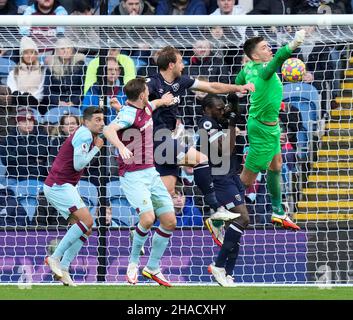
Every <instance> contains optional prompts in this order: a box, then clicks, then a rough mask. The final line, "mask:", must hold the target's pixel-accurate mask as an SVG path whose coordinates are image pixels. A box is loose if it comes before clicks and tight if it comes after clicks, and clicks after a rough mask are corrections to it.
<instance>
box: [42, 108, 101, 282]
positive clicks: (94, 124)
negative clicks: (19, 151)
mask: <svg viewBox="0 0 353 320" xmlns="http://www.w3.org/2000/svg"><path fill="white" fill-rule="evenodd" d="M103 128H104V116H103V110H101V109H97V108H95V107H89V108H87V109H86V110H85V111H84V113H83V125H82V126H80V127H79V128H78V129H77V130H76V131H75V132H74V133H73V134H71V135H70V136H69V137H68V138H67V139H66V140H65V142H64V144H63V145H62V146H61V148H60V150H59V153H58V155H57V156H56V158H55V160H54V163H53V166H52V168H51V170H50V172H49V175H48V177H47V178H46V180H45V182H44V194H45V197H46V198H47V200H48V202H49V203H50V204H51V205H53V206H54V207H55V208H56V209H57V210H58V212H59V213H60V214H61V215H62V216H63V217H64V218H65V219H70V222H72V223H73V224H72V226H71V227H70V229H69V230H68V231H67V232H66V234H65V236H64V237H63V238H62V239H61V241H60V243H59V245H58V246H57V248H56V249H55V251H54V253H53V254H52V255H51V256H49V257H46V259H45V262H46V264H47V265H49V267H50V269H51V270H52V271H53V273H54V275H55V277H56V278H59V279H60V281H62V282H63V283H64V284H65V285H69V286H74V285H75V284H74V282H73V281H72V279H71V277H70V274H69V266H70V263H71V262H72V260H73V259H74V258H75V257H76V255H77V254H78V252H79V251H80V249H81V248H82V246H83V243H84V242H85V241H86V240H87V238H88V237H89V235H90V234H91V233H92V226H93V219H92V216H91V214H90V213H89V210H88V208H87V207H86V206H85V204H84V202H83V200H82V199H81V197H80V195H79V193H78V191H77V188H76V185H77V183H78V182H79V180H80V179H81V176H82V174H83V172H84V169H85V167H86V166H87V165H88V164H89V163H90V161H91V160H92V159H93V157H94V156H95V155H96V154H98V152H99V150H100V148H101V147H102V146H103V139H101V138H99V136H98V135H99V134H100V133H102V132H103Z"/></svg>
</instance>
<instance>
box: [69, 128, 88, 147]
mask: <svg viewBox="0 0 353 320" xmlns="http://www.w3.org/2000/svg"><path fill="white" fill-rule="evenodd" d="M88 140H93V136H92V132H91V131H90V130H89V129H88V128H87V127H86V126H80V127H79V128H78V129H77V130H76V132H75V133H74V136H73V138H72V142H73V143H74V142H76V141H88Z"/></svg>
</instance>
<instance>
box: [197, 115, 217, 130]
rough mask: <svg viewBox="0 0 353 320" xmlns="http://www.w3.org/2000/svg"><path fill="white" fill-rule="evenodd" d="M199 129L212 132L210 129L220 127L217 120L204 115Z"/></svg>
mask: <svg viewBox="0 0 353 320" xmlns="http://www.w3.org/2000/svg"><path fill="white" fill-rule="evenodd" d="M198 127H199V128H200V129H205V130H210V129H218V127H219V125H218V123H217V121H216V120H215V119H213V118H211V117H209V116H205V115H204V116H202V117H201V118H200V120H199V121H198Z"/></svg>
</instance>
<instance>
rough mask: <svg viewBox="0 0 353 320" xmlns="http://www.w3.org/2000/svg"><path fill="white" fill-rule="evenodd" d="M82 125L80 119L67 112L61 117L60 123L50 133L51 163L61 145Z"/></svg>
mask: <svg viewBox="0 0 353 320" xmlns="http://www.w3.org/2000/svg"><path fill="white" fill-rule="evenodd" d="M79 126H80V119H79V118H78V117H77V116H74V115H72V114H66V115H64V116H62V117H61V118H60V121H59V125H58V126H57V127H55V128H54V129H53V130H52V132H51V134H50V142H49V164H50V165H51V164H52V163H53V162H54V160H55V157H56V155H57V154H58V152H59V149H60V147H61V146H62V144H63V143H64V142H65V140H66V138H67V137H68V136H69V135H71V134H72V133H74V132H75V130H76V129H77V128H78V127H79Z"/></svg>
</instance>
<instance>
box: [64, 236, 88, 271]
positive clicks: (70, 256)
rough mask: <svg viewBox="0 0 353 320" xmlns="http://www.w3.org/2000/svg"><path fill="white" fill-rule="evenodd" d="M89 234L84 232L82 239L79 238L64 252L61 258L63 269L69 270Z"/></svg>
mask: <svg viewBox="0 0 353 320" xmlns="http://www.w3.org/2000/svg"><path fill="white" fill-rule="evenodd" d="M87 239H88V236H87V235H85V234H83V235H82V236H81V237H80V239H77V240H76V241H75V242H74V243H73V244H72V245H71V247H70V248H69V249H67V250H66V251H65V253H64V256H63V258H62V259H61V262H60V265H61V267H62V269H63V270H65V271H68V270H69V267H70V264H71V262H72V261H73V260H74V259H75V257H76V256H77V254H78V253H79V252H80V250H81V248H82V246H83V244H84V243H85V242H86V241H87Z"/></svg>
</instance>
